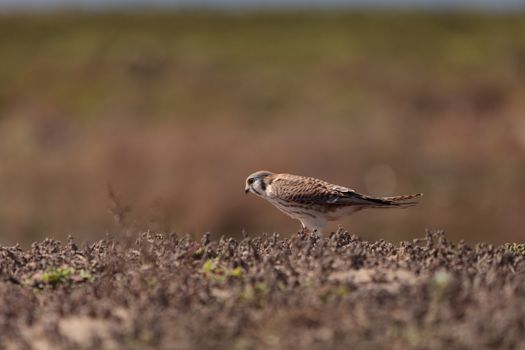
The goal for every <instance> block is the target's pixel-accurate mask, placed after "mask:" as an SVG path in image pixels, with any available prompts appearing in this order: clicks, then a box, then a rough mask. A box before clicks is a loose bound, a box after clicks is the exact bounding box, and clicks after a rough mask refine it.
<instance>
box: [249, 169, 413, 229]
mask: <svg viewBox="0 0 525 350" xmlns="http://www.w3.org/2000/svg"><path fill="white" fill-rule="evenodd" d="M244 191H245V192H246V193H248V192H252V193H254V194H256V195H257V196H259V197H262V198H264V199H266V200H267V201H268V202H270V203H272V204H273V205H274V206H276V207H277V209H279V210H280V211H282V212H283V213H285V214H287V215H288V216H290V217H292V218H294V219H297V220H299V221H301V225H302V227H303V229H307V230H309V231H311V232H317V233H321V230H322V229H323V228H324V227H325V226H326V224H327V222H328V221H333V220H337V219H340V218H342V217H343V216H347V215H350V214H353V213H355V212H356V211H359V210H362V209H366V208H406V207H409V206H412V205H415V204H417V202H414V201H410V200H411V199H413V198H417V197H420V196H422V194H421V193H418V194H411V195H405V196H395V197H379V198H377V197H370V196H366V195H363V194H360V193H357V192H356V191H354V190H352V189H350V188H348V187H343V186H338V185H332V184H331V183H328V182H326V181H323V180H319V179H315V178H313V177H305V176H298V175H291V174H274V173H272V172H269V171H265V170H262V171H257V172H255V173H253V174H251V175H250V176H248V178H247V179H246V187H245V188H244Z"/></svg>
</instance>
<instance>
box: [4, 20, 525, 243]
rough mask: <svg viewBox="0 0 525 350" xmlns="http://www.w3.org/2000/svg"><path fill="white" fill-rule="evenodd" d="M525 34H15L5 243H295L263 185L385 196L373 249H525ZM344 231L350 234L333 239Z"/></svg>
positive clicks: (10, 25) (356, 220)
mask: <svg viewBox="0 0 525 350" xmlns="http://www.w3.org/2000/svg"><path fill="white" fill-rule="evenodd" d="M523 38H525V15H522V14H517V15H488V14H478V15H468V14H464V15H452V14H433V15H430V14H415V13H414V14H410V13H396V14H386V13H376V14H369V13H342V14H336V13H295V14H292V13H289V14H269V13H267V14H250V13H235V14H211V13H166V14H162V13H153V12H150V13H145V14H137V13H135V14H132V13H130V14H75V13H63V14H53V15H40V16H29V15H3V16H1V17H0V159H2V166H1V167H0V198H2V201H1V203H0V242H1V243H2V244H6V243H12V242H16V241H22V242H28V241H31V240H34V239H38V238H41V237H43V236H56V237H63V236H64V235H66V234H69V233H74V234H75V236H76V237H79V236H82V237H84V238H86V239H92V238H95V237H100V236H103V235H104V234H105V233H106V232H114V231H116V230H117V228H116V226H115V224H114V222H113V218H112V215H111V214H110V213H108V208H110V207H111V201H110V200H109V199H108V196H107V184H108V183H111V184H112V185H113V187H114V189H115V191H116V192H117V193H118V194H119V196H120V197H122V201H124V202H125V203H127V204H129V205H130V206H131V208H132V210H131V212H130V213H129V215H128V217H127V218H126V220H127V223H126V224H127V225H129V226H133V227H134V228H137V229H151V230H162V231H172V230H174V231H177V232H190V233H195V234H198V235H200V234H201V233H202V232H204V231H211V232H212V233H214V234H217V235H220V234H225V233H228V234H233V235H235V234H239V233H240V232H241V230H242V229H243V228H245V229H247V230H248V231H249V232H255V231H256V232H260V231H269V232H273V231H278V232H289V233H291V232H294V230H295V229H297V228H298V227H299V226H298V223H296V222H294V221H291V220H290V219H288V218H286V217H284V216H282V214H280V213H279V212H277V211H276V210H275V209H274V208H272V207H270V206H269V205H268V204H266V203H263V202H261V201H260V200H258V199H256V198H253V197H246V196H244V194H243V193H242V189H243V186H244V179H245V177H246V175H248V174H249V173H251V172H253V171H255V170H258V169H269V170H272V171H276V172H292V173H300V174H304V175H311V176H316V177H321V178H325V179H326V180H329V181H332V182H336V183H339V184H342V185H348V186H353V187H354V188H355V189H357V190H359V191H362V192H367V193H371V194H385V195H390V194H400V193H404V192H407V193H410V192H424V193H425V197H424V199H423V202H422V204H421V206H419V207H418V208H413V209H410V210H407V211H390V212H379V213H378V212H370V213H363V214H357V215H356V216H354V217H352V218H350V219H348V220H346V221H343V222H342V223H343V225H344V226H345V227H346V228H348V229H350V231H352V232H355V233H357V234H359V235H362V236H364V237H367V238H371V239H374V238H385V239H391V240H397V239H406V238H410V237H412V236H414V232H421V230H422V229H424V228H442V229H445V230H447V232H448V236H449V237H452V238H454V239H467V240H470V241H478V240H488V241H491V242H504V241H511V240H521V238H522V237H523V234H524V231H523V228H522V225H521V220H520V219H521V216H522V213H523V208H524V207H525V177H524V176H523V173H524V172H525V118H524V116H523V115H524V112H525V40H524V39H523ZM334 227H335V226H334Z"/></svg>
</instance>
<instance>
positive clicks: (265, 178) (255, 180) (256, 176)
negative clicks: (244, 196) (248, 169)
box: [244, 170, 273, 197]
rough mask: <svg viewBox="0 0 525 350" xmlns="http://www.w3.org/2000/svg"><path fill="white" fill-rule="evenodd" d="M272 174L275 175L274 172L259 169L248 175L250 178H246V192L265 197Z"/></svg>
mask: <svg viewBox="0 0 525 350" xmlns="http://www.w3.org/2000/svg"><path fill="white" fill-rule="evenodd" d="M270 175H273V173H272V172H269V171H266V170H261V171H257V172H255V173H253V174H251V175H250V176H248V178H246V186H245V187H244V192H245V193H248V192H252V193H254V194H256V195H258V196H260V197H265V196H266V188H267V187H268V185H269V184H270V181H269V180H270V178H269V176H270Z"/></svg>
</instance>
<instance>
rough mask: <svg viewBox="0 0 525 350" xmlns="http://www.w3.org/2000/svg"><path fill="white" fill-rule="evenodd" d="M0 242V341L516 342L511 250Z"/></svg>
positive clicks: (13, 345) (263, 241)
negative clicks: (3, 244)
mask: <svg viewBox="0 0 525 350" xmlns="http://www.w3.org/2000/svg"><path fill="white" fill-rule="evenodd" d="M127 241H128V240H126V239H124V238H121V239H118V240H113V239H107V240H103V241H99V242H96V243H93V244H87V245H84V246H82V247H77V246H76V245H75V243H74V242H73V240H72V239H70V240H69V241H68V242H67V243H61V242H59V241H54V240H45V241H43V242H41V243H34V244H33V245H32V247H31V249H30V250H28V251H23V250H21V249H20V248H18V247H1V248H0V305H1V306H0V335H1V336H0V348H6V349H19V348H20V349H24V348H27V349H29V348H34V349H60V348H62V349H71V348H95V347H96V348H99V349H124V348H126V349H143V348H164V349H193V348H195V349H206V348H215V349H287V348H300V349H321V348H330V349H375V348H389V349H407V348H420V349H423V348H424V349H488V348H498V349H518V348H521V349H523V348H525V342H524V340H525V336H524V334H525V333H524V331H525V274H524V271H525V259H524V256H523V250H521V246H519V245H512V246H511V245H505V246H499V247H496V246H491V245H486V244H478V245H476V246H475V247H470V246H468V245H466V244H464V243H459V244H452V243H450V242H448V241H447V240H446V239H445V238H444V235H443V234H442V233H441V232H433V233H431V232H428V233H427V237H426V238H425V239H421V240H415V241H414V242H401V243H400V244H399V245H394V244H391V243H389V242H385V241H377V242H366V241H363V240H361V239H360V238H358V237H356V236H355V235H351V234H349V233H347V232H344V231H338V232H335V233H332V234H331V235H330V236H329V237H326V238H319V237H310V236H308V235H306V234H302V233H298V234H297V235H295V236H294V237H292V238H291V239H285V240H283V239H280V238H279V236H278V235H273V236H265V235H263V236H262V237H254V238H251V237H245V238H244V239H242V240H240V241H237V240H233V239H227V238H222V239H220V240H219V241H210V239H209V237H208V236H204V237H203V238H202V239H201V240H200V241H194V240H191V239H190V238H188V237H177V236H176V235H161V234H143V235H141V236H140V237H139V238H138V239H136V241H135V242H132V243H127Z"/></svg>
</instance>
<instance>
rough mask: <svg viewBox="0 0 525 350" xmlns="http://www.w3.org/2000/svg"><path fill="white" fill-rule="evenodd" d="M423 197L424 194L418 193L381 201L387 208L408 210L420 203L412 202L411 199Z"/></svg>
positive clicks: (384, 198)
mask: <svg viewBox="0 0 525 350" xmlns="http://www.w3.org/2000/svg"><path fill="white" fill-rule="evenodd" d="M422 196H423V193H416V194H408V195H403V196H393V197H383V198H381V199H382V200H383V201H384V202H385V203H384V204H385V205H387V206H392V207H398V208H406V207H411V206H413V205H416V204H417V203H418V202H417V201H410V200H411V199H414V198H419V197H422Z"/></svg>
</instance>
